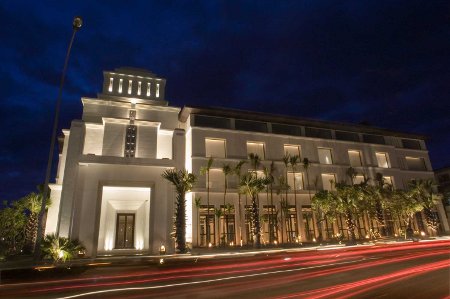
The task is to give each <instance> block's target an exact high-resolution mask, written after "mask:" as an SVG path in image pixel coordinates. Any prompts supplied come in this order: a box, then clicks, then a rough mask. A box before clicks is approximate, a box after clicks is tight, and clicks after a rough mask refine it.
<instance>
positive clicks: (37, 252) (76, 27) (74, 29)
mask: <svg viewBox="0 0 450 299" xmlns="http://www.w3.org/2000/svg"><path fill="white" fill-rule="evenodd" d="M82 25H83V20H82V19H81V17H78V16H77V17H75V18H74V19H73V23H72V38H71V39H70V43H69V47H68V48H67V53H66V59H65V61H64V68H63V71H62V74H61V81H60V83H59V91H58V98H57V100H56V108H55V117H54V120H53V130H52V139H51V140H50V151H49V153H48V162H47V171H46V173H45V182H44V190H43V194H42V204H41V210H40V211H39V218H38V231H37V236H36V244H35V245H34V258H35V260H38V259H40V255H41V241H42V233H43V229H44V228H43V218H44V214H45V205H46V199H47V197H48V194H49V187H48V184H49V182H50V175H51V171H52V162H53V153H54V149H55V141H56V131H57V130H58V120H59V111H60V107H61V96H62V90H63V86H64V79H65V77H66V71H67V65H68V62H69V57H70V50H71V49H72V44H73V41H74V39H75V33H77V31H78V30H79V29H80V28H81V26H82Z"/></svg>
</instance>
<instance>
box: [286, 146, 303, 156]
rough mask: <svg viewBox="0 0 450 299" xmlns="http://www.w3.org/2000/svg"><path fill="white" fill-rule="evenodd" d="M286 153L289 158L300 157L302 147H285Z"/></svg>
mask: <svg viewBox="0 0 450 299" xmlns="http://www.w3.org/2000/svg"><path fill="white" fill-rule="evenodd" d="M284 153H285V154H288V155H289V156H291V157H293V156H299V157H300V145H287V144H285V145H284Z"/></svg>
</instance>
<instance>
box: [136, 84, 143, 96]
mask: <svg viewBox="0 0 450 299" xmlns="http://www.w3.org/2000/svg"><path fill="white" fill-rule="evenodd" d="M141 85H142V82H141V81H139V82H138V90H137V95H138V96H140V95H141Z"/></svg>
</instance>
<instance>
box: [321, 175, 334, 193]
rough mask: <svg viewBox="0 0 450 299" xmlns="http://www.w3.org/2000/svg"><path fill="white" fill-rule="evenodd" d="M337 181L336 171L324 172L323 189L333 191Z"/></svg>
mask: <svg viewBox="0 0 450 299" xmlns="http://www.w3.org/2000/svg"><path fill="white" fill-rule="evenodd" d="M335 183H336V175H335V174H334V173H322V185H323V190H328V191H331V190H333V189H334V184H335Z"/></svg>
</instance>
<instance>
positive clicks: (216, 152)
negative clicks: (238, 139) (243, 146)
mask: <svg viewBox="0 0 450 299" xmlns="http://www.w3.org/2000/svg"><path fill="white" fill-rule="evenodd" d="M205 152H206V157H214V158H225V155H226V145H225V140H223V139H205Z"/></svg>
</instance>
